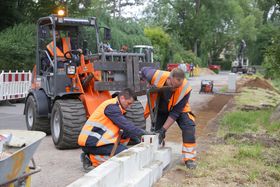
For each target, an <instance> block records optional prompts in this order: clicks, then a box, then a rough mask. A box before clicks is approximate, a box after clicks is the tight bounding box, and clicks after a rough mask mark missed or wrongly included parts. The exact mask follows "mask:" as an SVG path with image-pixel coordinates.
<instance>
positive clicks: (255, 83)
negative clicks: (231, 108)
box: [244, 77, 277, 91]
mask: <svg viewBox="0 0 280 187" xmlns="http://www.w3.org/2000/svg"><path fill="white" fill-rule="evenodd" d="M244 87H250V88H262V89H267V90H271V91H277V90H276V89H275V88H273V86H272V85H271V84H270V83H269V82H267V81H266V80H265V79H261V78H259V77H256V78H255V79H252V80H249V81H248V82H246V83H245V84H244Z"/></svg>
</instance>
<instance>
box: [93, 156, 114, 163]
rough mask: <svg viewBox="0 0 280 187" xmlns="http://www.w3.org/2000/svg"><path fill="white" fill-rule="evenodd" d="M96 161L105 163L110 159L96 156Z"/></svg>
mask: <svg viewBox="0 0 280 187" xmlns="http://www.w3.org/2000/svg"><path fill="white" fill-rule="evenodd" d="M94 157H95V159H96V160H98V161H101V162H105V161H106V160H108V159H109V158H110V157H109V156H101V155H94Z"/></svg>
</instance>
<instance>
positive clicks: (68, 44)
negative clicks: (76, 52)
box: [47, 37, 71, 57]
mask: <svg viewBox="0 0 280 187" xmlns="http://www.w3.org/2000/svg"><path fill="white" fill-rule="evenodd" d="M61 41H62V47H63V52H62V51H61V50H60V49H59V48H58V47H57V46H56V55H57V56H58V57H64V53H66V52H67V51H70V50H71V42H70V37H66V38H61ZM47 49H48V51H49V52H50V54H51V56H54V43H53V41H52V42H50V43H49V44H48V45H47Z"/></svg>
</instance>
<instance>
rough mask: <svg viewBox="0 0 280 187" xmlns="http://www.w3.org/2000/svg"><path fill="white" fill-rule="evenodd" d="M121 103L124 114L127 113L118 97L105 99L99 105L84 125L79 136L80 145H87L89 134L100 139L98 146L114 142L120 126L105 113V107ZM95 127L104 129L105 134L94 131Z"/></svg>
mask: <svg viewBox="0 0 280 187" xmlns="http://www.w3.org/2000/svg"><path fill="white" fill-rule="evenodd" d="M116 103H118V104H119V107H120V110H121V112H122V114H124V113H125V110H124V109H123V108H122V107H121V105H120V103H119V102H118V98H113V99H109V100H106V101H104V102H103V103H102V104H101V105H99V106H98V107H97V109H96V110H95V111H94V113H93V114H92V115H91V116H90V117H89V119H88V120H87V122H86V124H85V125H84V126H83V128H82V131H81V133H80V135H79V138H78V144H79V145H80V146H86V141H87V139H88V137H89V136H93V137H95V138H97V139H98V141H97V143H96V145H95V146H96V147H99V146H102V145H107V144H114V143H115V142H116V141H117V139H118V136H119V130H120V129H119V127H118V126H117V125H115V124H114V123H113V121H111V120H110V119H109V118H108V117H107V116H106V115H105V114H104V110H105V108H106V107H107V106H108V105H110V104H116ZM94 127H97V128H99V129H102V130H103V131H104V133H103V134H100V132H98V131H96V132H95V131H94Z"/></svg>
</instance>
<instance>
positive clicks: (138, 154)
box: [69, 135, 171, 187]
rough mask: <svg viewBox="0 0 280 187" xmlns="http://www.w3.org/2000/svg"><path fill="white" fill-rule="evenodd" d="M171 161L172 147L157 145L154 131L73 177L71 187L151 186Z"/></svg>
mask: <svg viewBox="0 0 280 187" xmlns="http://www.w3.org/2000/svg"><path fill="white" fill-rule="evenodd" d="M170 161H171V148H159V145H158V137H157V136H156V135H147V136H143V138H142V143H140V144H138V145H136V146H133V147H131V148H129V149H127V150H125V151H123V152H122V153H120V154H118V155H116V156H114V157H112V158H110V159H109V160H108V161H106V162H104V163H103V164H101V165H100V166H98V167H97V168H95V169H93V170H92V171H90V172H89V173H87V174H85V175H84V176H83V177H81V178H80V179H78V180H76V181H75V182H73V183H72V184H70V185H69V186H70V187H76V186H77V187H78V186H79V187H80V186H81V187H89V186H95V187H111V186H119V187H125V186H129V187H131V186H135V187H138V186H139V187H146V186H147V187H148V186H152V185H153V184H154V183H155V182H156V181H157V180H158V179H159V178H160V177H161V176H162V172H163V169H164V168H166V166H167V165H168V164H169V163H170Z"/></svg>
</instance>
